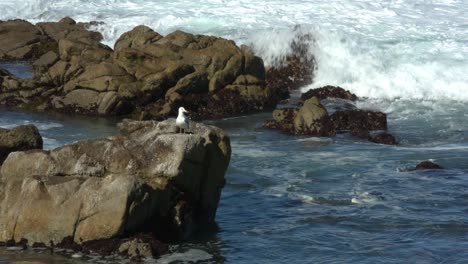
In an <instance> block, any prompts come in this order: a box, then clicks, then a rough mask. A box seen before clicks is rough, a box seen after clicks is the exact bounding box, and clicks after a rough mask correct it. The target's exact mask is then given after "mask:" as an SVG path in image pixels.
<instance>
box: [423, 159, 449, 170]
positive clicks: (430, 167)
mask: <svg viewBox="0 0 468 264" xmlns="http://www.w3.org/2000/svg"><path fill="white" fill-rule="evenodd" d="M440 169H443V167H441V166H440V165H438V164H435V163H433V162H432V161H428V160H426V161H423V162H421V163H419V164H418V165H416V170H440Z"/></svg>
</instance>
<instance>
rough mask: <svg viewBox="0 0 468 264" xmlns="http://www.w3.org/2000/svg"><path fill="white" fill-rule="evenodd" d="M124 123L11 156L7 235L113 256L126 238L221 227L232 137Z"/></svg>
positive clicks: (3, 211)
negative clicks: (110, 131)
mask: <svg viewBox="0 0 468 264" xmlns="http://www.w3.org/2000/svg"><path fill="white" fill-rule="evenodd" d="M119 129H120V133H119V134H118V135H116V136H113V137H109V138H104V139H96V140H86V141H81V142H77V143H74V144H70V145H65V146H63V147H60V148H57V149H54V150H51V151H42V150H30V151H26V152H14V153H11V154H10V155H9V156H8V158H7V159H6V160H5V162H4V163H3V165H2V167H1V169H0V241H3V242H8V241H10V242H11V241H13V243H20V242H21V241H27V242H26V244H27V245H28V246H31V245H34V244H35V245H38V244H43V245H46V246H47V247H55V246H58V247H65V246H67V245H70V246H73V247H76V248H77V249H79V247H83V248H86V247H88V246H89V247H91V245H94V247H96V248H99V247H100V246H99V245H102V248H103V250H104V249H105V247H111V248H112V250H110V251H112V252H114V251H117V250H118V249H119V248H120V246H121V244H122V243H120V242H119V243H117V242H115V239H118V240H119V241H120V240H122V239H127V238H131V237H132V236H134V235H135V234H139V233H146V234H152V236H154V238H155V239H156V240H163V241H181V240H184V239H186V238H188V237H190V235H191V234H192V232H193V231H194V230H198V229H201V228H210V227H212V226H213V225H215V223H214V221H215V214H216V209H217V206H218V202H219V198H220V194H221V189H222V188H223V186H224V182H225V180H224V173H225V171H226V169H227V166H228V163H229V159H230V154H231V149H230V143H229V138H228V137H227V136H226V135H225V134H224V133H223V132H222V131H221V130H220V129H218V128H216V127H212V126H205V125H202V124H198V123H194V122H193V123H192V126H191V128H190V132H191V134H179V133H176V131H177V127H176V125H175V121H174V120H173V119H171V120H167V121H163V122H155V121H129V120H126V121H124V122H122V123H120V124H119ZM112 241H114V242H115V243H111V242H112ZM127 241H128V240H127ZM125 242H126V241H125ZM152 243H153V242H151V241H146V240H145V239H139V240H138V239H137V240H136V242H134V243H130V244H127V246H128V248H126V246H122V248H121V249H122V250H121V251H122V252H124V251H126V252H127V253H128V254H130V255H135V256H136V257H138V256H146V255H147V253H148V252H152V253H151V254H153V255H154V254H156V253H155V252H159V251H158V250H155V249H154V248H155V246H154V245H153V244H152ZM158 245H159V244H158ZM148 246H149V248H148ZM157 247H158V246H156V248H157ZM144 248H146V249H148V252H146V253H144V254H143V253H142V252H141V251H140V250H143V249H144ZM148 254H149V253H148Z"/></svg>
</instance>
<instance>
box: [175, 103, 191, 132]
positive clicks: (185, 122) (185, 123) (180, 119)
mask: <svg viewBox="0 0 468 264" xmlns="http://www.w3.org/2000/svg"><path fill="white" fill-rule="evenodd" d="M185 113H188V111H187V110H185V108H183V107H179V115H178V116H177V119H176V125H177V126H178V127H179V128H180V133H181V132H182V131H184V134H185V131H186V130H187V129H188V128H189V125H190V124H189V118H188V117H187V116H186V115H185Z"/></svg>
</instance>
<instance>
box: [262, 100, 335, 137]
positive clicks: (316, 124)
mask: <svg viewBox="0 0 468 264" xmlns="http://www.w3.org/2000/svg"><path fill="white" fill-rule="evenodd" d="M264 127H267V128H276V129H280V130H282V131H284V132H287V133H291V134H294V135H309V136H322V137H329V136H334V135H335V133H336V132H335V127H334V124H333V122H332V121H331V119H330V117H329V116H328V112H327V110H326V109H325V107H323V105H322V104H321V103H320V101H319V100H318V99H317V98H316V97H312V98H310V99H308V100H306V101H305V102H304V104H303V106H302V107H300V108H299V109H296V108H280V109H276V110H274V111H273V120H269V121H267V122H266V123H265V124H264Z"/></svg>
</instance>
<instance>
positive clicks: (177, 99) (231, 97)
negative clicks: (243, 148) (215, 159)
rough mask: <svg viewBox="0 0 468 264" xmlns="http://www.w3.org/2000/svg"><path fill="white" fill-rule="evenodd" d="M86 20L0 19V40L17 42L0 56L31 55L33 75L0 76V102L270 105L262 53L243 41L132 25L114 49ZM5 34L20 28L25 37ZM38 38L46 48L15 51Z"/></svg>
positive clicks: (146, 109)
mask: <svg viewBox="0 0 468 264" xmlns="http://www.w3.org/2000/svg"><path fill="white" fill-rule="evenodd" d="M86 26H87V25H86V24H80V23H76V22H75V21H73V20H72V19H70V18H64V19H62V20H61V21H59V22H47V23H38V24H36V25H32V24H30V23H28V22H26V21H7V22H0V39H4V40H5V41H10V42H12V43H13V42H14V43H16V44H15V45H13V44H12V45H5V46H4V48H3V50H0V59H3V60H6V59H33V60H34V62H33V68H34V77H33V78H32V79H30V80H21V79H18V78H14V77H13V76H11V75H9V76H1V77H0V78H1V79H0V81H1V85H0V89H1V93H0V94H1V97H0V104H4V105H9V106H20V107H28V108H32V109H40V110H55V111H60V112H65V113H77V114H84V115H101V116H113V115H124V114H132V116H133V117H136V118H141V119H148V118H152V119H160V120H162V119H165V118H167V117H168V116H171V115H174V114H176V110H177V108H178V107H179V106H181V105H184V106H185V107H186V108H189V110H191V111H192V112H193V113H195V114H194V115H193V116H192V118H193V119H195V120H196V119H205V118H215V117H224V116H230V115H236V114H243V113H248V112H252V111H258V110H261V109H264V108H273V107H274V106H275V105H276V102H277V100H278V98H277V97H276V96H275V94H274V93H272V89H271V88H269V87H267V86H266V83H265V68H264V66H263V61H262V59H261V58H259V57H257V56H255V55H254V54H253V52H252V51H251V50H250V49H249V48H248V47H246V46H242V47H238V46H236V44H235V43H234V42H233V41H230V40H227V39H223V38H217V37H212V36H203V35H194V34H190V33H186V32H182V31H175V32H173V33H170V34H169V35H167V36H161V35H160V34H158V33H157V32H154V31H153V30H152V29H150V28H148V27H146V26H138V27H136V28H134V29H133V30H131V31H129V32H126V33H124V34H123V35H122V36H121V37H120V38H119V39H118V40H117V42H116V43H115V47H114V50H112V49H111V48H109V47H107V46H105V45H102V44H101V43H100V42H99V41H100V40H101V39H102V36H101V35H100V34H99V33H97V32H91V31H88V30H86V29H85V28H86ZM2 29H3V30H2ZM11 32H25V35H26V36H24V39H25V41H22V42H20V41H19V40H18V39H16V37H14V36H12V34H13V33H11ZM19 35H21V34H19ZM19 35H18V36H19ZM10 42H8V43H10ZM36 44H37V45H45V47H42V46H41V48H36V49H35V52H34V53H31V52H28V53H27V54H26V53H24V52H23V53H21V54H20V52H19V51H18V49H26V48H27V49H33V46H34V45H36ZM30 46H31V47H30ZM34 47H35V46H34ZM13 53H14V54H15V55H14V54H13ZM2 75H5V74H3V73H2Z"/></svg>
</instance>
